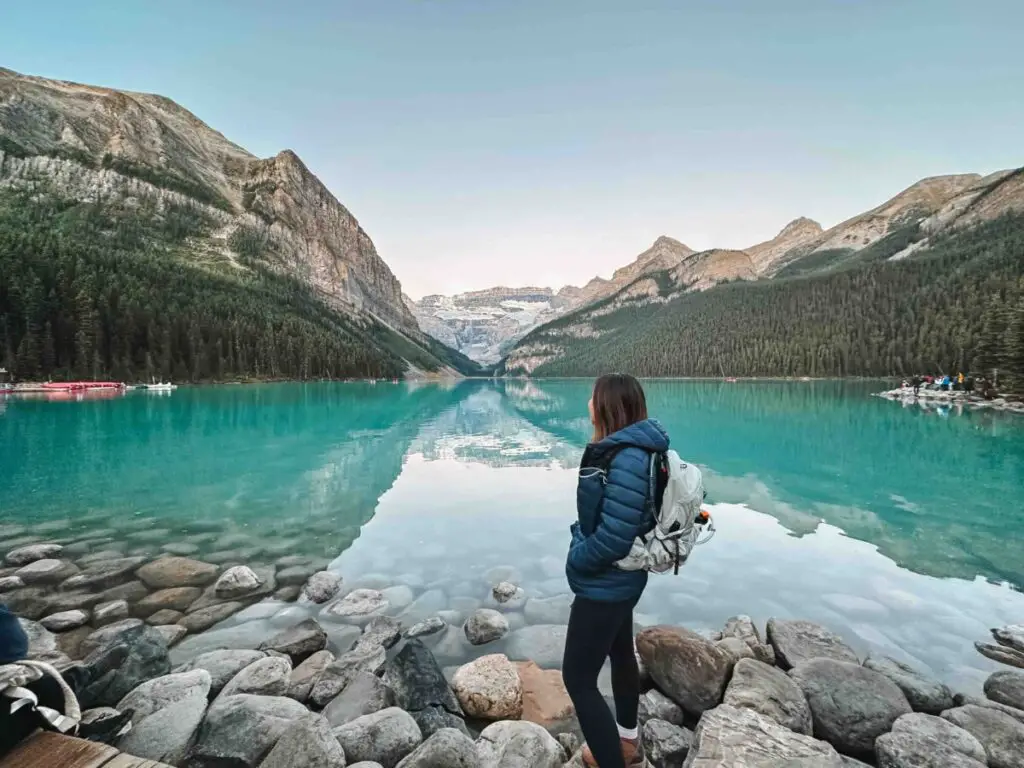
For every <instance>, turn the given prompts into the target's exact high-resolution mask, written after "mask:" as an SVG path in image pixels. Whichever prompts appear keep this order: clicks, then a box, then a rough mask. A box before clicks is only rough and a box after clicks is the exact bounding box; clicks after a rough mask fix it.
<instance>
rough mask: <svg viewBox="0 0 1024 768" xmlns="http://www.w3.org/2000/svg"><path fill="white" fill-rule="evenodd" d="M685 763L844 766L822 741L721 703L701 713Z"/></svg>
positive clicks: (707, 766) (722, 767) (754, 767)
mask: <svg viewBox="0 0 1024 768" xmlns="http://www.w3.org/2000/svg"><path fill="white" fill-rule="evenodd" d="M685 765H686V766H687V768H689V767H690V766H695V767H696V766H699V768H738V767H739V766H743V768H781V767H782V766H794V767H795V766H801V768H802V767H803V766H806V767H807V768H844V763H843V760H842V758H840V756H839V753H838V752H836V751H835V749H834V748H833V747H832V746H831V745H829V744H826V743H825V742H824V741H818V740H817V739H813V738H811V737H810V736H804V735H803V734H799V733H794V732H793V731H791V730H789V729H788V728H783V727H782V726H781V725H779V724H778V723H776V722H775V721H774V720H772V719H771V718H768V717H765V716H764V715H761V714H759V713H757V712H755V711H754V710H752V709H737V708H736V707H730V706H729V705H728V704H722V705H721V706H719V707H716V708H715V709H712V710H709V711H707V712H705V713H704V715H703V716H702V717H701V719H700V722H699V723H698V724H697V729H696V731H694V735H693V744H692V746H691V747H690V752H689V755H688V756H687V759H686V763H685Z"/></svg>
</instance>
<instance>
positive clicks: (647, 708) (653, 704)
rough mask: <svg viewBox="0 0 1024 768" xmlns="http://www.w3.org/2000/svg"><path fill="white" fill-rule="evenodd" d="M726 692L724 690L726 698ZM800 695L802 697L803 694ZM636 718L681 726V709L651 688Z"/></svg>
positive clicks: (641, 702) (643, 697)
mask: <svg viewBox="0 0 1024 768" xmlns="http://www.w3.org/2000/svg"><path fill="white" fill-rule="evenodd" d="M728 692H729V691H728V689H726V695H727V696H728ZM800 695H801V696H803V694H800ZM638 718H639V720H640V723H641V724H643V723H646V722H647V721H648V720H664V721H665V722H667V723H671V724H672V725H682V724H683V709H682V707H680V706H679V705H678V704H676V703H675V702H674V701H672V699H670V698H669V697H668V696H666V695H665V694H663V693H662V692H661V691H659V690H658V689H657V688H652V689H651V690H649V691H647V692H646V693H642V694H640V709H639V713H638ZM572 751H573V752H575V751H576V750H572Z"/></svg>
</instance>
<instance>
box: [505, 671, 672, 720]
mask: <svg viewBox="0 0 1024 768" xmlns="http://www.w3.org/2000/svg"><path fill="white" fill-rule="evenodd" d="M516 669H517V671H518V672H519V680H520V682H521V683H522V686H523V714H522V719H523V720H529V721H530V722H532V723H537V724H538V725H543V726H545V727H547V726H549V725H552V724H554V723H559V722H561V721H563V720H567V719H568V718H570V717H572V715H573V712H574V711H575V710H574V708H573V704H572V699H570V698H569V694H568V692H567V691H566V690H565V683H564V682H563V681H562V673H561V672H560V671H558V670H557V669H541V668H540V667H538V666H537V665H536V664H534V663H533V662H532V661H519V662H516ZM655 693H656V692H655ZM658 695H660V694H658ZM663 698H664V697H663ZM666 701H667V699H666ZM669 703H670V704H671V702H669ZM641 706H642V702H641ZM672 706H673V707H675V706H676V705H675V704H672ZM676 709H678V707H676ZM682 717H683V715H682V711H680V713H679V721H680V722H682Z"/></svg>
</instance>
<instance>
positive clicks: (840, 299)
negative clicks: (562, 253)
mask: <svg viewBox="0 0 1024 768" xmlns="http://www.w3.org/2000/svg"><path fill="white" fill-rule="evenodd" d="M919 237H920V233H919V232H918V231H917V229H916V226H914V227H910V228H900V229H897V230H896V231H893V232H891V233H890V235H889V236H887V237H886V238H883V239H882V240H880V241H879V242H878V243H875V244H874V245H873V246H871V247H869V248H865V249H863V250H860V251H856V252H852V251H822V252H818V253H815V254H812V255H811V256H809V257H807V258H805V259H804V260H802V261H798V262H795V263H794V264H792V265H790V266H789V267H787V269H786V270H784V272H785V273H786V274H784V275H780V276H779V277H776V278H774V279H770V280H766V279H763V280H758V281H753V282H731V283H726V284H722V285H718V286H715V287H713V288H711V289H709V290H705V291H698V292H692V293H683V294H681V295H680V294H678V293H676V294H673V293H672V292H673V291H674V290H676V288H675V287H674V286H673V285H672V281H671V280H668V279H666V278H662V279H657V278H656V282H657V284H658V287H659V291H660V296H657V297H654V298H653V299H652V297H650V296H648V295H641V296H638V298H637V299H636V300H630V299H627V300H624V301H623V300H621V298H616V297H612V298H611V299H608V300H606V301H605V302H603V303H601V304H598V305H594V306H591V307H587V308H585V309H583V310H580V311H577V312H575V313H572V314H569V315H567V316H565V317H563V318H560V319H559V320H556V321H555V322H553V323H550V324H548V325H545V326H542V327H541V328H538V329H537V330H535V331H534V332H532V333H531V334H530V335H528V336H527V337H526V338H524V339H523V340H522V341H521V342H520V344H519V345H518V347H517V348H516V350H515V351H514V352H513V353H512V355H510V357H509V358H508V359H507V360H506V362H505V365H504V368H503V369H502V372H506V373H509V374H513V375H514V374H517V373H529V374H530V375H534V376H594V375H598V374H600V373H603V372H606V371H609V370H625V371H630V372H632V373H635V374H638V375H642V376H886V375H900V374H911V373H925V372H932V373H935V372H940V371H944V372H950V371H952V372H956V371H960V370H963V371H965V372H966V371H974V372H981V371H988V370H989V369H991V368H999V369H1000V373H1001V375H1008V376H1014V377H1016V382H1017V386H1018V387H1024V216H1021V215H1012V214H1008V215H1004V216H1002V217H1000V218H998V219H996V220H994V221H990V222H986V223H983V224H980V225H977V226H975V227H972V228H968V229H961V230H950V231H949V232H947V233H945V234H940V235H935V236H933V237H931V239H930V240H929V241H928V247H927V248H921V249H919V250H917V251H915V252H913V253H911V254H910V255H908V256H907V257H906V258H900V259H899V260H890V258H891V257H892V256H893V255H895V254H896V253H898V252H900V251H902V250H903V249H904V248H906V246H907V245H909V244H911V243H913V242H915V241H916V240H918V239H919ZM787 275H788V276H787ZM627 295H629V289H628V288H626V289H624V291H623V292H622V294H620V297H621V296H627Z"/></svg>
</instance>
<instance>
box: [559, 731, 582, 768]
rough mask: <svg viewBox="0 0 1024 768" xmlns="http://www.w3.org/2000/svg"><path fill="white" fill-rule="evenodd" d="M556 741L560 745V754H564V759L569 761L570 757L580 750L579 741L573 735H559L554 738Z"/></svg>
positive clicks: (577, 737)
mask: <svg viewBox="0 0 1024 768" xmlns="http://www.w3.org/2000/svg"><path fill="white" fill-rule="evenodd" d="M555 738H556V739H558V743H559V744H561V745H562V752H563V753H564V754H565V759H566V760H567V761H568V760H571V759H572V756H573V755H575V754H576V752H577V751H578V750H579V748H580V739H579V736H577V735H576V734H575V733H559V734H557V735H556V736H555Z"/></svg>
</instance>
